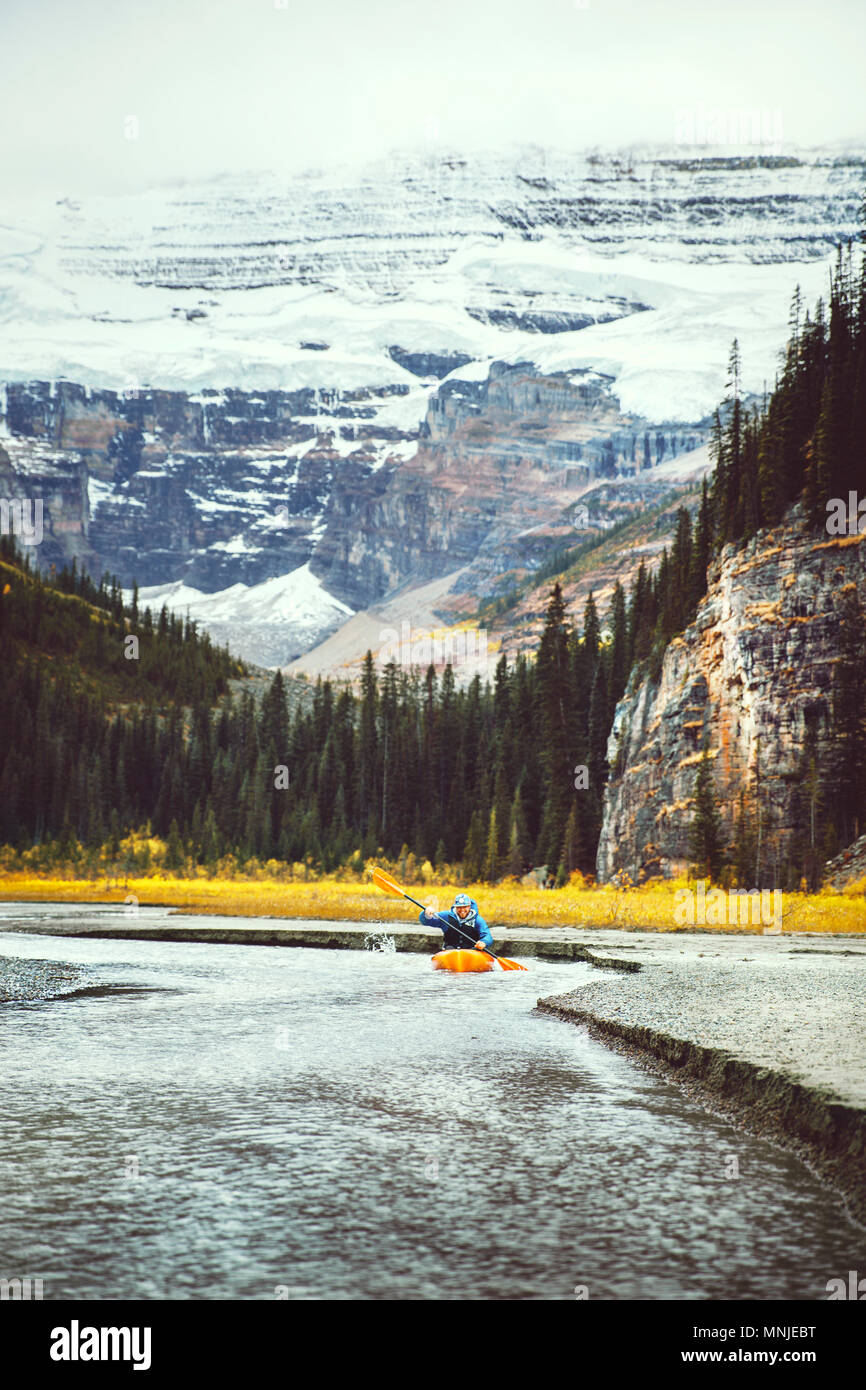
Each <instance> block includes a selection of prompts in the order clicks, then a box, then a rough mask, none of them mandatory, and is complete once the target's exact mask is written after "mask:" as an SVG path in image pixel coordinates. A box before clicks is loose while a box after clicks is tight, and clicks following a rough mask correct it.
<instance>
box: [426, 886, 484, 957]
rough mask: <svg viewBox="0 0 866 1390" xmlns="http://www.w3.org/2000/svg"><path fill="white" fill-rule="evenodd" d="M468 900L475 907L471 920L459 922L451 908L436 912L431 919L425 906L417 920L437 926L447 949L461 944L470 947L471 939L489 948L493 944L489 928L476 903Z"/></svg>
mask: <svg viewBox="0 0 866 1390" xmlns="http://www.w3.org/2000/svg"><path fill="white" fill-rule="evenodd" d="M469 901H470V902H471V904H472V906H473V907H474V909H475V916H474V917H473V918H472V921H471V922H461V920H460V918H459V917H458V916H457V913H456V912H454V911H453V909H451V908H449V909H448V911H447V912H438V913H437V914H436V916H435V917H433V918H432V919H431V918H429V917H428V916H427V910H426V908H425V910H424V911H423V912H422V913H421V914H420V916H419V918H418V921H419V922H420V923H421V925H422V926H423V927H438V928H439V930H440V931H441V932H442V933H443V935H444V937H445V941H444V943H443V944H444V945H445V946H446V947H447V948H448V950H449V951H454V950H457V949H458V948H459V947H461V946H462V947H464V948H470V949H471V944H470V943H471V942H473V941H483V942H484V945H485V946H486V947H487V948H488V949H490V948H492V946H493V936H492V934H491V931H490V928H489V927H488V925H487V923H486V922H485V920H484V918H483V917H482V916H481V913H480V912H479V911H478V904H477V902H476V901H475V899H474V898H470V899H469ZM458 928H459V930H458ZM467 937H469V941H467V940H466V938H467Z"/></svg>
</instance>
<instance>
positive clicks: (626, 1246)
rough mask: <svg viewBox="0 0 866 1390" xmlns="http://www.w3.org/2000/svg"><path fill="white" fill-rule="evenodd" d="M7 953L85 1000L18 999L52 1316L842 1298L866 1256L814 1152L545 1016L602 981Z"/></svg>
mask: <svg viewBox="0 0 866 1390" xmlns="http://www.w3.org/2000/svg"><path fill="white" fill-rule="evenodd" d="M40 911H41V909H40V908H39V907H32V908H27V909H26V915H27V916H28V917H29V918H31V920H32V919H33V918H36V919H38V917H39V913H40ZM46 911H47V909H46ZM51 912H52V915H56V914H57V908H54V909H52V910H51ZM9 915H10V914H9V911H8V909H7V910H6V912H5V913H4V916H5V917H6V919H7V921H8V919H9ZM20 915H22V914H21V913H20V912H19V916H20ZM0 957H6V958H7V962H6V968H7V974H8V972H9V970H10V969H11V972H12V975H13V978H14V976H15V972H16V971H18V972H20V973H21V975H22V977H26V978H27V979H30V980H31V981H32V979H33V978H36V979H37V981H42V982H43V984H44V988H42V989H41V992H42V993H43V994H44V993H56V991H60V994H59V996H58V997H49V998H31V999H25V1000H22V999H20V998H19V999H13V1000H10V1001H8V1002H5V1003H3V1004H0V1182H2V1190H3V1194H4V1202H3V1222H2V1231H0V1276H2V1277H6V1278H11V1277H15V1276H17V1277H24V1276H28V1275H29V1276H30V1277H31V1278H42V1279H43V1286H44V1296H45V1298H46V1299H48V1298H66V1297H70V1298H99V1299H105V1298H112V1299H117V1298H168V1299H182V1298H189V1299H217V1298H242V1299H273V1298H276V1297H288V1298H294V1299H305V1298H323V1297H324V1298H338V1299H372V1298H391V1299H410V1298H426V1299H475V1298H479V1299H571V1298H574V1297H575V1296H576V1293H575V1290H578V1293H582V1292H583V1291H584V1290H585V1291H586V1294H587V1296H588V1297H589V1298H591V1299H595V1298H597V1299H629V1298H637V1299H663V1298H676V1299H702V1298H714V1299H719V1298H720V1299H742V1298H761V1299H782V1298H784V1299H789V1298H804V1299H818V1298H826V1283H827V1280H828V1279H830V1278H834V1277H839V1276H841V1277H846V1275H847V1271H848V1270H849V1269H857V1268H863V1267H866V1264H864V1240H863V1233H862V1231H860V1230H859V1228H857V1227H855V1226H854V1225H853V1224H851V1223H850V1222H849V1221H848V1220H847V1218H846V1217H845V1215H844V1213H843V1209H842V1207H841V1204H840V1203H839V1202H838V1201H837V1200H836V1199H835V1198H834V1197H833V1196H832V1195H830V1194H828V1193H827V1192H826V1191H824V1189H823V1188H822V1187H821V1186H820V1185H819V1183H818V1182H817V1181H816V1180H815V1179H814V1178H813V1177H812V1176H811V1174H810V1173H809V1172H808V1171H807V1170H806V1169H805V1168H804V1167H803V1166H802V1165H801V1164H799V1163H798V1162H797V1161H796V1160H795V1159H793V1158H792V1157H789V1156H787V1155H786V1154H784V1153H782V1152H781V1151H779V1150H778V1149H776V1148H774V1147H773V1146H771V1145H770V1144H768V1143H765V1142H762V1141H759V1140H755V1139H749V1138H746V1137H744V1136H743V1135H742V1134H740V1133H739V1132H737V1131H736V1130H735V1129H734V1128H733V1127H732V1126H731V1125H729V1124H728V1123H726V1122H724V1121H722V1120H719V1119H716V1118H714V1117H712V1116H709V1115H707V1114H706V1113H705V1112H704V1111H703V1110H701V1109H700V1108H699V1107H698V1106H696V1105H695V1104H693V1103H692V1102H690V1101H688V1100H686V1099H685V1098H684V1097H683V1096H681V1095H680V1093H679V1092H678V1091H677V1090H676V1088H674V1087H673V1086H671V1085H668V1084H666V1083H663V1082H660V1081H659V1080H657V1079H656V1078H654V1077H651V1076H649V1075H647V1074H644V1073H643V1072H642V1071H640V1070H639V1069H638V1068H636V1067H635V1066H634V1065H633V1064H632V1063H631V1062H630V1061H628V1060H627V1059H626V1058H623V1057H620V1056H618V1055H616V1054H614V1053H611V1052H609V1051H608V1050H607V1049H606V1048H605V1047H604V1046H603V1045H602V1044H601V1043H598V1042H595V1041H593V1040H592V1039H590V1038H588V1037H587V1036H585V1034H584V1033H583V1032H582V1031H581V1030H580V1029H578V1028H575V1027H573V1026H571V1025H569V1024H567V1023H564V1022H562V1021H560V1020H558V1019H555V1018H552V1017H549V1016H545V1015H541V1014H538V1013H536V1012H534V1005H535V1001H536V999H537V998H538V997H539V996H542V995H547V994H551V993H561V992H563V991H565V990H567V989H573V988H577V987H579V986H580V984H581V982H582V981H585V980H586V981H588V980H589V979H590V978H592V979H594V980H597V979H598V978H599V975H598V972H597V971H593V970H592V968H591V967H590V966H588V965H586V964H584V963H581V962H575V963H569V964H564V965H559V964H545V963H541V962H537V961H530V962H527V963H528V964H529V965H530V966H531V970H530V971H529V972H526V973H523V972H521V973H517V972H514V973H507V974H506V973H502V972H500V971H498V970H497V971H496V972H494V973H491V974H488V975H476V976H462V977H461V976H452V975H448V974H446V973H444V972H439V971H433V970H432V969H431V967H430V963H429V960H428V959H427V958H426V957H425V956H421V955H404V954H396V953H393V952H380V951H368V952H360V951H328V950H312V949H298V948H292V949H286V948H280V947H265V946H249V947H248V946H228V945H208V944H204V943H202V944H182V943H167V942H140V941H110V940H95V939H90V940H83V939H71V938H65V939H60V938H52V937H48V936H29V935H24V934H22V933H17V934H16V933H5V932H4V933H2V934H0ZM8 958H12V959H11V960H9V959H8ZM28 962H29V964H28ZM33 962H40V964H39V965H38V966H37V965H34V964H33ZM34 972H35V975H34ZM37 992H39V991H38V990H37ZM734 1174H738V1176H734ZM858 1261H859V1262H858Z"/></svg>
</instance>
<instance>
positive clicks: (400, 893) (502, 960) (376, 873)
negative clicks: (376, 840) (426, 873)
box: [370, 869, 526, 970]
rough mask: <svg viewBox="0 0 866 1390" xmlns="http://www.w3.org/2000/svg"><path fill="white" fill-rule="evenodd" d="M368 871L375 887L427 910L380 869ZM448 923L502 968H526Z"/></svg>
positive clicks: (438, 915)
mask: <svg viewBox="0 0 866 1390" xmlns="http://www.w3.org/2000/svg"><path fill="white" fill-rule="evenodd" d="M370 872H371V874H372V876H373V882H374V883H375V885H376V887H377V888H381V889H382V890H383V892H385V893H393V894H394V895H395V897H398V898H407V899H408V900H409V902H410V903H414V904H415V906H416V907H420V908H422V909H423V911H424V912H426V911H427V908H426V907H424V904H423V903H419V901H418V899H417V898H413V897H412V895H411V894H410V893H407V892H406V891H405V889H403V888H401V887H400V885H399V883H395V882H394V880H393V878H389V877H388V875H387V874H386V873H383V872H382V870H381V869H371V870H370ZM436 916H437V917H439V918H440V919H441V921H443V922H444V921H445V918H444V917H442V914H441V913H440V912H437V913H436ZM448 925H449V927H453V928H454V930H455V931H456V932H457V933H458V935H460V936H462V937H463V938H464V940H466V941H470V942H472V945H473V946H474V947H475V949H476V950H481V951H487V954H488V956H493V959H494V960H497V961H499V964H500V965H501V966H502V969H503V970H525V969H526V966H525V965H520V964H519V963H518V961H516V960H507V959H506V957H505V956H497V955H496V954H495V953H494V952H493V951H489V950H488V949H487V947H486V946H485V945H483V943H482V942H480V941H472V937H471V936H467V934H466V932H465V931H461V930H460V928H459V927H455V926H454V923H453V922H449V923H448Z"/></svg>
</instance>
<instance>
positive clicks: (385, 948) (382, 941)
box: [364, 932, 397, 956]
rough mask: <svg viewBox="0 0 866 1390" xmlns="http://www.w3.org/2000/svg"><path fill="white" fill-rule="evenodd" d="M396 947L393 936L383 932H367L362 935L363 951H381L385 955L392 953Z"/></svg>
mask: <svg viewBox="0 0 866 1390" xmlns="http://www.w3.org/2000/svg"><path fill="white" fill-rule="evenodd" d="M396 949H397V943H396V941H395V940H394V938H393V936H387V935H386V934H385V933H384V932H368V933H367V935H366V936H365V937H364V950H365V951H382V952H383V953H384V954H385V955H388V956H390V955H393V954H394V952H395V951H396Z"/></svg>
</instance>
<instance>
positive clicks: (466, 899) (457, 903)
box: [451, 893, 478, 925]
mask: <svg viewBox="0 0 866 1390" xmlns="http://www.w3.org/2000/svg"><path fill="white" fill-rule="evenodd" d="M461 908H464V909H465V910H464V911H463V912H461V911H460V909H461ZM451 911H452V912H453V913H454V915H455V917H459V919H460V921H461V922H462V923H463V924H464V925H466V924H471V923H472V922H474V921H475V918H476V917H477V916H478V913H477V911H476V909H475V908H474V907H473V906H472V899H471V898H470V896H469V894H468V893H458V894H457V897H456V898H455V899H454V902H453V903H452V904H451Z"/></svg>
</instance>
